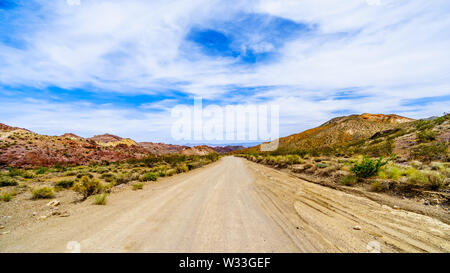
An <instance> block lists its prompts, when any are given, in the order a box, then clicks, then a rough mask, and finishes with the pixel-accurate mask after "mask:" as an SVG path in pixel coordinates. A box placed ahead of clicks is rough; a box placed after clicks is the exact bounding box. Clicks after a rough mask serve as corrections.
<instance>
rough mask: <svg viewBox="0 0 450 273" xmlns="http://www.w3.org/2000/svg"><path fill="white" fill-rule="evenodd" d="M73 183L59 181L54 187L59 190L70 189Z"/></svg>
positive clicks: (72, 181) (70, 181)
mask: <svg viewBox="0 0 450 273" xmlns="http://www.w3.org/2000/svg"><path fill="white" fill-rule="evenodd" d="M74 183H75V181H74V180H61V181H58V182H56V183H55V187H56V188H60V189H68V188H71V187H72V186H73V184H74Z"/></svg>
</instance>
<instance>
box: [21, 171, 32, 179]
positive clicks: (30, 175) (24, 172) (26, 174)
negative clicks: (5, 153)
mask: <svg viewBox="0 0 450 273" xmlns="http://www.w3.org/2000/svg"><path fill="white" fill-rule="evenodd" d="M21 176H22V177H23V178H33V177H34V173H32V172H28V171H23V172H22V174H21Z"/></svg>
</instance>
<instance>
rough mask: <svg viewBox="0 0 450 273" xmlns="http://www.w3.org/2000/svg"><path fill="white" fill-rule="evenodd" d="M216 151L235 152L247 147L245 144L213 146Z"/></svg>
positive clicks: (220, 152)
mask: <svg viewBox="0 0 450 273" xmlns="http://www.w3.org/2000/svg"><path fill="white" fill-rule="evenodd" d="M211 148H212V149H213V150H214V151H216V152H217V153H219V154H227V153H231V152H235V151H240V150H243V149H245V147H244V146H232V145H229V146H216V147H211Z"/></svg>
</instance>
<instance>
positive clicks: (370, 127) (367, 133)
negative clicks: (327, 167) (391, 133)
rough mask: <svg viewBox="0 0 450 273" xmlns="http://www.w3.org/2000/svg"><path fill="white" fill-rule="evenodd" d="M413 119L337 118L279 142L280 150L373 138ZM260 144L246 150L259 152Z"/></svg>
mask: <svg viewBox="0 0 450 273" xmlns="http://www.w3.org/2000/svg"><path fill="white" fill-rule="evenodd" d="M413 121H414V120H413V119H410V118H405V117H401V116H398V115H383V114H362V115H350V116H344V117H337V118H334V119H331V120H330V121H328V122H326V123H324V124H322V125H321V126H319V127H316V128H312V129H309V130H306V131H304V132H301V133H298V134H294V135H290V136H287V137H283V138H280V139H279V149H280V150H296V149H297V150H313V149H321V148H325V147H331V146H335V145H340V144H344V143H348V142H354V141H358V140H363V139H366V138H370V137H371V136H373V135H374V134H375V133H377V132H380V131H384V130H389V129H393V128H397V127H405V126H408V124H410V123H411V122H413ZM259 147H260V146H259V145H258V146H255V147H252V148H249V149H247V151H258V150H259Z"/></svg>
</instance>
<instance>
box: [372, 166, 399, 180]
mask: <svg viewBox="0 0 450 273" xmlns="http://www.w3.org/2000/svg"><path fill="white" fill-rule="evenodd" d="M402 175H403V170H402V169H400V168H398V167H397V166H389V167H386V168H385V169H381V170H380V171H379V172H378V177H380V178H383V179H387V178H388V179H392V180H398V179H399V178H400V177H402Z"/></svg>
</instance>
